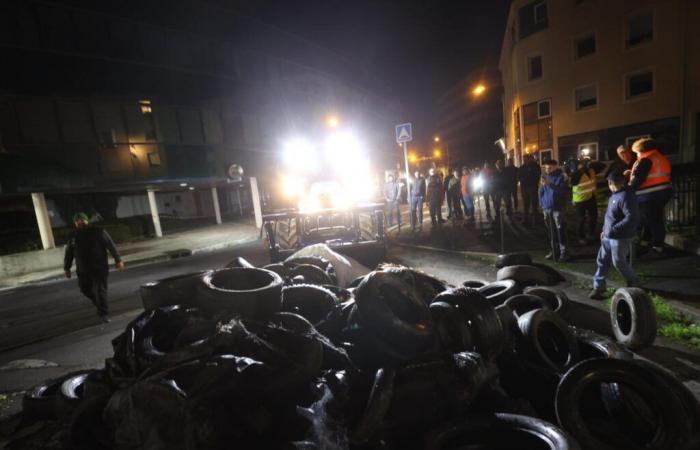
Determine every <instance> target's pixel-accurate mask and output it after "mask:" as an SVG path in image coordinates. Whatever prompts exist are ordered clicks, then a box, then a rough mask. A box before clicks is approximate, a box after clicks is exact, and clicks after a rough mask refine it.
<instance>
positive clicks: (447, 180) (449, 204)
mask: <svg viewBox="0 0 700 450" xmlns="http://www.w3.org/2000/svg"><path fill="white" fill-rule="evenodd" d="M440 177H441V178H442V172H440ZM450 181H452V174H451V173H449V172H448V173H447V176H446V177H445V178H444V180H443V182H442V185H443V190H444V192H445V200H446V201H447V218H448V219H451V218H452V214H453V208H452V200H451V199H450Z"/></svg>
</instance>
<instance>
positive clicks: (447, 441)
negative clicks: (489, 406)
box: [426, 413, 581, 450]
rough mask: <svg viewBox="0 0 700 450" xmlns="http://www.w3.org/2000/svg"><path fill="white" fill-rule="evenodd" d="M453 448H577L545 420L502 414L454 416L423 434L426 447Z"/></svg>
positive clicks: (569, 439) (564, 433) (564, 449)
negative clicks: (450, 420) (454, 417)
mask: <svg viewBox="0 0 700 450" xmlns="http://www.w3.org/2000/svg"><path fill="white" fill-rule="evenodd" d="M456 448H464V449H472V448H473V449H516V448H517V449H545V448H546V449H551V450H580V449H581V447H580V446H579V445H578V443H577V442H576V441H575V440H574V438H572V437H571V436H569V435H568V434H567V433H566V432H565V431H563V430H561V429H560V428H558V427H556V426H555V425H553V424H551V423H549V422H545V421H544V420H541V419H537V418H535V417H529V416H522V415H518V414H505V413H496V414H493V415H488V416H476V417H467V418H464V419H457V420H455V421H452V422H449V423H448V424H446V425H443V426H442V427H440V428H439V429H437V430H434V431H433V432H431V433H430V434H429V435H428V437H427V446H426V449H427V450H443V449H456Z"/></svg>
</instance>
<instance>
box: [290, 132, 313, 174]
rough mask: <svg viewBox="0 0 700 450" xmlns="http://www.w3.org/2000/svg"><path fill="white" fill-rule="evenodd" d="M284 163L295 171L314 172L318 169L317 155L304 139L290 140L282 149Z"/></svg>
mask: <svg viewBox="0 0 700 450" xmlns="http://www.w3.org/2000/svg"><path fill="white" fill-rule="evenodd" d="M282 156H283V159H284V163H285V164H286V165H287V166H288V167H290V168H292V169H296V170H300V171H314V170H316V169H317V168H318V155H317V154H316V149H315V148H314V146H313V145H312V144H311V143H310V142H308V141H307V140H305V139H292V140H290V141H289V142H287V143H286V144H284V147H283V153H282Z"/></svg>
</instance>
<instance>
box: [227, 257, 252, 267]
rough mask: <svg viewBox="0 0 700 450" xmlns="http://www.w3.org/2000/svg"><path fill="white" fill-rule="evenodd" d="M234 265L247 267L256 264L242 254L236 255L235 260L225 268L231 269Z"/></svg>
mask: <svg viewBox="0 0 700 450" xmlns="http://www.w3.org/2000/svg"><path fill="white" fill-rule="evenodd" d="M232 267H244V268H247V269H253V268H255V266H254V265H252V264H251V263H249V262H248V260H247V259H245V258H243V257H242V256H236V257H235V258H233V260H232V261H231V262H230V263H228V264H226V265H225V266H224V268H226V269H230V268H232Z"/></svg>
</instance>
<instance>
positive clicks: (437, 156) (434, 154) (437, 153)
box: [433, 148, 442, 158]
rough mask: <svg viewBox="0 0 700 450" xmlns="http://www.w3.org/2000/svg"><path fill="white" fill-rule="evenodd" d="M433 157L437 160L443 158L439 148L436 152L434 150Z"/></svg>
mask: <svg viewBox="0 0 700 450" xmlns="http://www.w3.org/2000/svg"><path fill="white" fill-rule="evenodd" d="M433 156H434V157H436V158H440V156H442V152H441V151H440V149H439V148H436V149H435V150H433Z"/></svg>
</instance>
